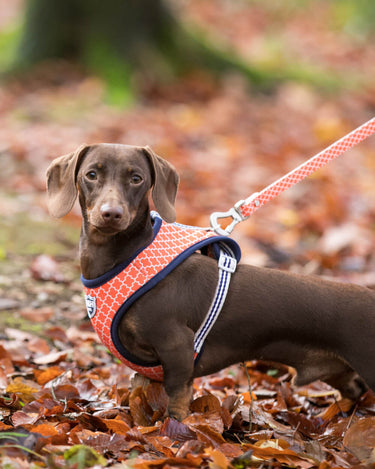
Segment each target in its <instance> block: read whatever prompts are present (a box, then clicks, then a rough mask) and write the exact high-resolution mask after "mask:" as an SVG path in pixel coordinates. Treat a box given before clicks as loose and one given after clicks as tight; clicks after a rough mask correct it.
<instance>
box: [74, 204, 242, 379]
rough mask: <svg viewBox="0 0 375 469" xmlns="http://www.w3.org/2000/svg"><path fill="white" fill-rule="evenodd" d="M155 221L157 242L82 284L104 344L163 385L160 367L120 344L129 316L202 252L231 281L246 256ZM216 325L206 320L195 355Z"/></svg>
mask: <svg viewBox="0 0 375 469" xmlns="http://www.w3.org/2000/svg"><path fill="white" fill-rule="evenodd" d="M151 216H152V219H153V228H154V239H153V240H152V242H151V243H150V244H149V245H148V246H146V247H145V248H144V249H143V250H141V251H140V252H137V253H136V254H135V255H134V256H133V257H132V259H130V260H128V261H127V262H124V263H122V264H120V265H118V266H116V267H115V268H114V269H112V270H111V271H110V272H107V273H106V274H104V275H102V276H100V277H98V278H96V279H94V280H87V279H85V278H83V277H81V280H82V283H83V285H84V291H85V300H86V308H87V313H88V316H89V317H90V319H91V322H92V325H93V327H94V329H95V331H96V332H97V334H98V336H99V338H100V340H101V341H102V342H103V344H104V345H106V347H107V348H108V349H109V350H110V351H111V352H112V354H113V355H114V356H115V357H117V358H118V359H119V360H120V361H121V362H123V363H124V364H125V365H127V366H129V367H130V368H132V369H133V370H135V371H137V372H138V373H140V374H142V375H144V376H147V377H149V378H151V379H154V380H157V381H162V380H163V368H162V366H161V365H160V363H151V364H150V363H145V362H144V361H142V360H139V359H138V358H137V357H135V356H133V355H132V354H131V353H130V352H129V351H128V350H126V349H125V347H124V346H123V344H122V343H121V341H120V340H119V337H118V332H117V331H118V326H119V324H120V321H121V319H122V318H123V316H124V314H125V313H126V311H127V310H128V308H129V307H130V306H131V305H132V304H133V303H134V301H136V300H137V299H138V298H139V297H140V296H141V295H143V294H144V293H145V292H146V291H148V290H150V289H151V288H153V287H154V286H155V285H156V284H157V283H158V282H160V281H161V280H162V279H163V278H165V277H166V276H167V275H168V273H170V272H171V271H172V270H173V269H174V268H175V267H177V266H178V265H179V264H180V263H181V262H183V261H184V260H185V259H186V258H187V257H189V256H190V255H191V254H193V253H194V252H196V251H197V250H201V251H202V253H205V252H204V251H205V250H206V248H207V247H208V246H209V245H210V246H212V248H213V255H214V257H215V258H217V259H218V260H219V267H220V264H222V266H221V267H220V268H221V269H223V270H221V272H222V273H223V275H224V276H228V277H229V278H230V273H233V272H234V270H235V265H236V261H239V259H240V256H241V252H240V248H239V246H238V245H237V243H236V242H235V241H233V240H232V239H230V238H227V237H225V236H218V235H216V234H215V233H213V232H212V231H206V230H203V229H202V228H196V227H190V226H185V225H180V224H178V223H166V222H164V221H163V220H162V219H161V218H160V217H159V216H158V215H157V214H156V213H154V212H153V213H152V215H151ZM223 251H224V252H225V255H224V256H223V255H222V254H223ZM219 283H220V282H219ZM228 285H229V279H228V280H227V283H226V286H224V287H219V286H218V289H217V292H216V293H217V294H216V296H215V299H214V302H213V303H218V302H219V300H218V298H219V299H220V301H221V302H222V303H223V302H224V300H225V294H226V291H227V289H228ZM224 289H226V290H225V292H223V290H224ZM221 306H222V304H221ZM221 306H220V308H219V309H221ZM219 312H220V311H219ZM215 314H218V313H215ZM215 319H216V317H215V318H214V319H213V318H212V317H211V318H208V317H206V320H205V322H204V323H203V324H202V326H201V328H200V331H201V329H206V331H205V332H203V333H202V332H201V333H200V337H199V338H198V337H197V341H198V340H199V345H197V347H196V349H195V350H196V355H197V354H198V351H200V349H201V347H202V345H203V341H204V338H205V337H206V335H207V334H208V331H209V329H210V328H211V327H212V325H213V324H211V323H213V322H214V320H215ZM207 329H208V330H207Z"/></svg>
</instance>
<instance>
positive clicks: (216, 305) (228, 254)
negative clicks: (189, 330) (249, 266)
mask: <svg viewBox="0 0 375 469" xmlns="http://www.w3.org/2000/svg"><path fill="white" fill-rule="evenodd" d="M218 267H219V280H218V283H217V287H216V291H215V295H214V299H213V300H212V303H211V306H210V308H209V310H208V313H207V314H206V317H205V318H204V321H203V322H202V324H201V327H200V328H199V329H198V331H197V332H196V333H195V336H194V351H195V354H196V355H198V354H199V352H200V351H201V349H202V347H203V344H204V341H205V339H206V337H207V336H208V334H209V332H210V330H211V329H212V327H213V325H214V324H215V322H216V319H217V318H218V317H219V314H220V312H221V310H222V307H223V305H224V302H225V299H226V296H227V293H228V289H229V284H230V279H231V275H232V274H233V273H234V272H235V270H236V267H237V261H236V258H235V256H234V254H233V252H232V251H231V249H230V248H229V247H228V246H226V245H225V244H223V243H220V256H219V260H218Z"/></svg>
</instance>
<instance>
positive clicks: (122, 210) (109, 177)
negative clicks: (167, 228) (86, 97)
mask: <svg viewBox="0 0 375 469" xmlns="http://www.w3.org/2000/svg"><path fill="white" fill-rule="evenodd" d="M177 186H178V175H177V172H176V170H175V169H174V167H173V166H172V165H171V164H170V163H168V162H167V161H166V160H164V159H163V158H161V157H159V156H157V155H156V154H155V153H154V152H153V151H152V150H151V148H149V147H135V146H130V145H119V144H104V143H102V144H97V145H83V146H81V147H79V148H78V149H77V150H76V151H75V152H73V153H70V154H68V155H64V156H60V157H59V158H56V159H55V160H53V162H52V163H51V165H50V166H49V168H48V170H47V193H48V208H49V211H50V213H51V215H53V216H54V217H57V218H60V217H63V216H64V215H66V214H67V213H68V212H69V211H70V210H71V209H72V207H73V205H74V202H75V200H76V198H77V195H78V196H79V201H80V204H81V208H82V213H83V216H84V218H85V219H86V220H87V222H88V223H89V224H90V225H91V226H93V227H95V228H96V229H97V230H99V231H100V232H102V233H103V234H114V233H116V232H120V231H123V230H126V228H127V227H128V226H130V225H131V223H132V221H133V220H134V218H135V216H136V214H137V212H138V211H139V209H142V208H143V209H144V208H145V207H148V198H149V194H150V192H151V191H152V199H153V202H154V205H155V208H156V210H157V211H158V212H159V213H160V215H161V217H162V218H164V220H166V221H167V222H173V221H175V219H176V212H175V208H174V202H175V198H176V193H177Z"/></svg>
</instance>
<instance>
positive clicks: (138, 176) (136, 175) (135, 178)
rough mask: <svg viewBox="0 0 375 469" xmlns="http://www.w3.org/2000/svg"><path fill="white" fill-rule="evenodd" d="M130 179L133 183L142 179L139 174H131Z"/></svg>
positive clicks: (138, 182) (137, 182)
mask: <svg viewBox="0 0 375 469" xmlns="http://www.w3.org/2000/svg"><path fill="white" fill-rule="evenodd" d="M131 181H132V183H133V184H140V183H141V182H142V181H143V179H142V177H141V176H140V175H139V174H132V177H131Z"/></svg>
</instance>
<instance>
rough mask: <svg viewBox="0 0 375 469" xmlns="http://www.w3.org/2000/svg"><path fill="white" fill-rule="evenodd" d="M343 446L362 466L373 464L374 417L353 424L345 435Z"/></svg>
mask: <svg viewBox="0 0 375 469" xmlns="http://www.w3.org/2000/svg"><path fill="white" fill-rule="evenodd" d="M343 444H344V446H345V448H346V449H347V450H348V451H350V452H351V453H352V454H354V455H355V456H356V457H357V458H358V459H359V460H360V461H361V462H362V463H364V464H368V465H370V464H375V417H366V418H363V419H360V420H358V421H357V422H355V423H354V424H353V425H352V426H351V427H350V428H349V429H348V430H347V431H346V433H345V436H344V440H343Z"/></svg>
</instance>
